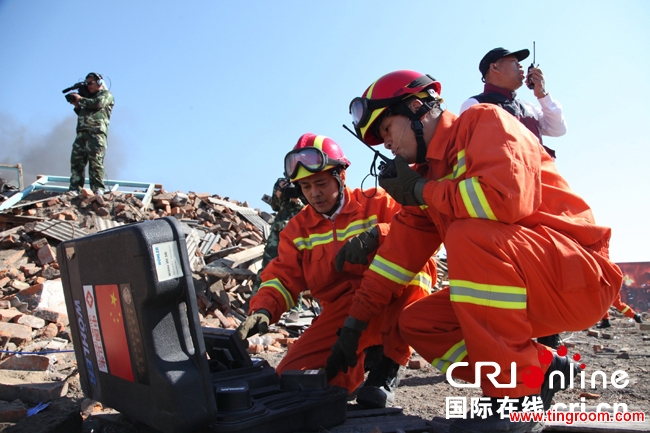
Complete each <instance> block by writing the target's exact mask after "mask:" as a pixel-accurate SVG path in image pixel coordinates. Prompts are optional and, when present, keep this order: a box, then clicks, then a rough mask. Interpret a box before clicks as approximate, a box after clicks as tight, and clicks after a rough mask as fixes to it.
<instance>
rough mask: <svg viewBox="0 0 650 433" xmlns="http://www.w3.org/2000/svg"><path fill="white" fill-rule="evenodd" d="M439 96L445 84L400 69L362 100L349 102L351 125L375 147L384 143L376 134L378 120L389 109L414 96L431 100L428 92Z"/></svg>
mask: <svg viewBox="0 0 650 433" xmlns="http://www.w3.org/2000/svg"><path fill="white" fill-rule="evenodd" d="M428 89H430V90H433V91H434V92H435V93H436V95H439V94H440V91H441V89H442V85H441V84H440V82H438V81H436V79H435V78H433V77H432V76H431V75H428V74H427V75H425V74H422V73H420V72H416V71H410V70H401V71H395V72H391V73H389V74H386V75H384V76H383V77H381V78H379V79H378V80H377V81H375V82H374V83H372V84H371V85H370V86H369V87H368V88H367V89H366V91H365V92H363V95H362V96H361V97H360V98H354V99H353V100H352V102H350V114H351V115H352V124H353V125H354V129H355V130H356V131H357V135H358V136H359V137H360V138H361V139H362V140H363V141H364V142H365V143H367V144H369V145H371V146H376V145H378V144H381V143H383V142H384V141H383V140H382V139H381V137H379V136H377V134H376V133H375V130H376V127H377V126H378V123H377V122H378V120H379V119H380V118H381V117H382V115H383V114H384V113H386V111H387V110H388V108H389V107H391V106H393V105H396V104H398V103H400V102H401V101H403V100H404V99H407V98H409V97H411V96H416V97H422V98H430V97H431V96H432V95H431V94H430V93H429V92H428V91H427V90H428Z"/></svg>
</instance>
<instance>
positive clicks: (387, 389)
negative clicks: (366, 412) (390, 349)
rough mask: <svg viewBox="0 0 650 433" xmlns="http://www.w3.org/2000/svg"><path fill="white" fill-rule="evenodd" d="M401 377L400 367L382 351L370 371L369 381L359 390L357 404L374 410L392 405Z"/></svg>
mask: <svg viewBox="0 0 650 433" xmlns="http://www.w3.org/2000/svg"><path fill="white" fill-rule="evenodd" d="M399 375H400V365H399V364H398V363H396V362H395V361H393V360H392V359H390V358H389V357H387V356H386V355H384V352H383V351H382V352H381V355H379V356H378V357H377V360H376V361H375V362H374V363H373V365H371V366H370V369H369V370H368V379H366V383H364V384H363V386H362V387H361V389H360V390H359V394H358V395H357V403H359V404H361V405H363V406H366V407H369V408H373V409H375V408H384V407H387V406H389V405H392V404H393V402H394V401H395V390H396V389H397V386H398V385H399Z"/></svg>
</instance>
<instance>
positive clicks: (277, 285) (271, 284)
mask: <svg viewBox="0 0 650 433" xmlns="http://www.w3.org/2000/svg"><path fill="white" fill-rule="evenodd" d="M264 287H268V288H270V289H271V288H272V289H275V290H277V291H278V292H280V294H282V297H283V298H284V301H285V302H286V303H287V309H286V310H285V311H289V310H291V309H292V308H293V307H294V306H295V305H296V304H295V303H294V302H293V298H292V297H291V293H289V291H288V290H287V289H286V288H285V287H284V286H283V285H282V283H281V282H280V280H279V279H277V278H274V279H272V280H268V281H264V282H263V283H262V284H260V290H261V289H262V288H264Z"/></svg>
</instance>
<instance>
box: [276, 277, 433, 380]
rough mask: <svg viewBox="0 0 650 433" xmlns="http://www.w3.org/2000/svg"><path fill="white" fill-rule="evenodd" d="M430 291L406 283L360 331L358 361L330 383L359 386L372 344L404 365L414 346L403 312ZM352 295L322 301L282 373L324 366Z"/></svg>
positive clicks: (285, 363)
mask: <svg viewBox="0 0 650 433" xmlns="http://www.w3.org/2000/svg"><path fill="white" fill-rule="evenodd" d="M433 275H434V276H433V284H435V281H436V280H435V275H436V274H435V269H434V271H433ZM428 294H429V293H428V292H427V291H426V290H425V289H423V288H421V287H419V286H415V285H413V286H407V287H406V288H405V289H404V292H403V293H402V295H401V296H400V297H399V298H395V299H393V301H392V302H391V303H390V304H389V306H388V307H387V308H386V309H385V310H384V312H383V313H382V314H380V315H378V316H375V317H373V318H372V320H370V322H369V323H368V327H367V328H366V330H365V331H363V332H362V333H361V338H360V340H359V347H358V349H357V365H356V366H355V367H349V368H348V372H347V373H343V371H339V374H337V375H336V377H334V378H333V379H332V380H330V381H329V384H330V385H334V386H340V387H342V388H347V390H348V392H350V393H351V392H352V391H354V390H355V389H357V388H358V387H359V385H361V383H363V379H364V373H365V372H364V369H363V362H364V359H365V352H364V350H365V349H366V348H368V347H371V346H377V345H383V346H384V354H385V355H386V356H388V357H389V358H390V359H392V360H393V361H395V362H397V363H398V364H400V365H405V364H406V363H407V361H408V360H409V358H410V357H411V354H412V349H411V348H410V347H409V345H408V344H407V343H406V342H405V341H404V339H403V338H402V337H401V335H400V332H399V328H398V320H399V317H400V313H401V311H402V310H403V309H404V308H405V307H406V306H408V305H410V304H411V303H413V302H415V301H417V300H418V299H421V298H424V297H425V296H427V295H428ZM353 295H354V294H353V293H348V294H346V295H345V296H342V297H340V298H339V299H337V300H336V301H334V302H327V303H326V302H323V303H322V305H321V307H322V311H321V314H320V315H319V316H318V317H316V318H315V319H314V321H313V322H312V324H311V326H309V328H308V329H307V330H306V331H305V332H304V334H302V335H301V336H300V338H299V339H298V340H296V342H295V344H294V345H293V346H291V348H289V351H288V352H287V354H286V355H285V357H284V358H283V359H282V361H281V362H280V364H279V365H278V367H277V372H278V373H279V374H282V372H283V371H285V370H317V369H319V368H324V367H325V363H326V361H327V357H328V356H329V355H330V354H331V352H332V346H333V345H334V343H335V342H336V339H337V338H338V336H337V335H336V331H338V329H339V328H340V327H342V326H343V322H344V321H345V318H346V317H347V316H348V310H349V308H350V305H351V304H352V297H353Z"/></svg>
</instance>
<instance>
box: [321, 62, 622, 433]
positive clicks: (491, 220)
mask: <svg viewBox="0 0 650 433" xmlns="http://www.w3.org/2000/svg"><path fill="white" fill-rule="evenodd" d="M440 89H441V85H440V83H439V82H438V81H436V80H435V79H434V78H432V77H431V76H429V75H424V74H421V73H419V72H415V71H407V70H402V71H395V72H392V73H389V74H387V75H384V76H383V77H381V78H380V79H379V80H377V81H375V82H374V83H372V84H371V85H370V86H369V87H368V89H367V90H366V91H365V93H364V94H363V96H362V97H360V98H355V99H354V100H353V101H352V102H351V104H350V112H351V114H352V116H353V123H354V126H355V128H356V131H357V134H358V135H359V137H360V138H361V139H362V140H363V141H364V142H365V143H367V144H369V145H378V144H381V143H384V146H385V147H386V148H387V149H389V150H390V151H391V152H392V153H393V154H394V155H395V159H394V160H393V163H394V171H395V172H396V176H394V177H389V176H380V178H379V182H380V185H381V186H382V187H383V188H384V189H385V190H386V192H388V193H389V194H390V195H391V196H392V197H393V198H394V199H395V200H396V201H398V202H399V203H401V204H402V206H403V207H402V210H401V211H400V213H399V214H398V215H396V217H395V218H394V219H393V221H392V223H391V229H390V233H389V234H388V236H387V238H386V239H385V241H384V242H383V243H382V245H381V246H380V247H379V249H378V250H377V253H376V255H375V257H374V259H373V261H372V263H371V265H370V267H369V269H368V270H366V272H365V273H364V278H363V282H362V283H361V287H360V288H359V289H358V290H357V291H356V292H355V293H354V297H353V300H352V305H351V307H350V309H349V310H348V314H349V316H350V317H352V318H354V319H355V320H356V321H361V322H363V321H368V320H370V319H371V318H372V317H373V316H374V315H375V314H377V312H378V311H381V309H382V308H383V306H384V305H385V302H386V301H387V300H389V299H391V298H392V297H393V296H394V294H395V293H396V292H397V291H398V290H399V287H400V286H401V284H400V282H402V281H405V280H407V279H408V278H409V276H410V275H412V274H413V273H415V272H417V271H418V270H419V269H421V268H422V266H423V265H424V263H425V262H426V261H427V260H428V258H429V257H430V256H431V254H432V253H433V252H434V251H435V250H436V249H437V248H438V247H439V246H440V244H441V243H442V242H444V245H445V248H446V251H447V263H448V266H449V283H450V285H449V289H444V290H441V291H438V292H436V293H433V294H432V295H430V296H427V297H426V298H423V299H421V300H419V301H417V302H414V303H413V304H411V305H410V306H408V307H407V308H406V309H405V310H404V311H403V312H402V315H401V318H400V331H401V334H402V336H403V337H404V339H405V340H406V341H407V343H408V344H410V345H411V346H412V347H413V349H414V350H416V351H417V352H418V353H419V354H420V355H422V356H423V357H424V358H425V359H427V360H428V361H429V362H431V363H432V364H433V365H434V366H435V367H437V368H439V369H441V370H442V371H443V372H446V371H447V368H448V367H449V366H450V365H452V364H453V363H455V362H460V361H462V362H468V363H469V365H468V366H458V365H457V366H454V368H453V369H452V372H453V376H455V377H458V378H460V379H463V380H466V381H468V382H472V383H473V382H474V381H475V380H474V379H475V378H474V366H475V363H477V362H478V361H483V362H487V361H490V362H495V363H497V364H498V365H499V366H500V371H501V372H500V374H498V375H496V377H495V380H496V382H497V383H498V384H510V383H511V380H510V379H511V377H510V376H511V373H510V372H511V363H512V362H513V361H514V362H516V369H515V371H516V378H515V385H514V388H512V387H511V388H497V387H495V386H494V385H493V384H492V382H491V381H490V380H489V379H488V377H487V374H491V373H494V369H493V368H492V369H483V370H481V375H480V378H478V379H479V380H480V385H481V387H482V390H483V393H484V396H485V399H486V401H489V404H490V405H492V406H491V407H492V408H493V413H492V414H489V415H490V416H487V417H486V418H482V417H478V416H477V417H473V418H472V417H470V416H467V417H466V418H464V419H458V420H456V421H454V423H453V424H451V426H450V427H451V430H450V431H452V432H466V431H490V432H494V431H509V432H510V431H529V430H531V429H532V430H533V431H538V430H539V428H541V427H540V426H539V425H538V424H535V423H534V422H531V423H514V422H511V421H510V420H509V419H508V417H507V416H506V417H505V418H504V419H501V416H500V415H501V412H497V411H498V410H499V409H501V410H503V409H506V412H508V411H509V410H511V409H512V408H513V406H512V405H511V404H510V403H508V406H507V407H504V404H503V402H504V400H503V397H504V396H509V397H510V398H516V399H518V400H517V401H515V402H514V404H515V407H519V408H521V407H522V406H525V405H526V404H527V402H528V403H533V404H536V405H537V406H538V407H539V408H540V409H541V406H542V403H543V405H544V406H545V407H546V408H548V407H549V406H550V403H551V399H552V397H553V394H554V393H555V392H556V391H557V390H558V388H559V383H558V382H559V381H557V380H555V384H554V386H549V375H550V373H551V372H553V371H561V372H562V373H564V374H565V377H567V378H568V377H569V376H568V374H570V372H571V369H573V370H574V373H575V372H576V364H574V363H572V362H571V361H570V360H569V359H568V358H567V357H560V356H558V355H557V354H555V353H553V354H552V356H550V357H549V358H550V359H549V362H550V364H542V362H541V360H540V356H539V355H540V354H546V353H548V352H545V351H546V350H547V349H545V348H544V346H541V345H539V344H537V343H536V342H535V341H534V340H532V338H534V337H538V336H543V335H549V334H553V333H557V332H560V331H565V330H582V329H585V328H587V327H589V326H590V325H591V324H593V323H595V322H596V321H597V320H598V319H599V318H601V317H602V315H603V312H604V311H605V310H606V309H607V308H608V307H609V305H611V303H612V300H613V299H614V297H615V296H616V293H617V292H618V290H619V288H620V286H621V279H622V275H621V271H620V270H619V268H618V267H617V266H616V265H615V264H614V263H613V262H611V261H610V260H609V258H608V244H609V238H610V229H609V228H607V227H603V226H598V225H596V224H595V222H594V218H593V216H592V212H591V210H590V208H589V206H588V205H587V203H585V202H584V200H583V199H582V198H580V197H579V196H578V195H577V194H576V193H574V192H573V191H572V190H571V189H570V188H569V185H568V184H567V182H566V181H565V180H564V179H563V178H562V177H561V176H560V174H559V173H558V171H557V169H556V167H555V163H554V162H553V160H552V159H551V157H550V156H548V154H547V153H546V152H545V151H544V149H543V148H542V147H541V146H540V144H539V141H538V140H537V139H536V138H535V136H534V135H533V134H531V133H530V131H528V130H527V129H526V128H525V127H524V126H523V125H522V124H521V123H520V122H519V121H518V120H517V119H515V118H514V117H513V116H512V115H510V114H508V113H507V112H506V111H504V110H503V109H501V108H499V107H496V106H493V105H488V104H478V105H475V106H473V107H471V108H469V109H468V110H467V111H466V112H464V113H463V114H462V115H461V116H460V117H458V116H456V115H455V114H452V113H449V112H448V111H444V110H443V109H442V108H441V107H440V103H441V102H442V99H441V98H440ZM410 164H415V166H413V168H411V167H410ZM350 339H351V338H350V337H349V336H346V337H344V335H343V334H341V336H340V337H339V339H338V340H337V342H336V343H335V345H334V346H333V348H332V355H331V356H330V359H332V360H333V362H337V364H336V365H335V366H344V365H345V361H341V359H345V356H342V355H341V353H343V354H345V351H346V348H347V347H349V346H351V345H352V344H351V343H350V341H348V340H350ZM548 355H551V353H548ZM542 359H545V357H542ZM527 367H529V368H528V369H527ZM532 367H534V368H532ZM526 369H527V370H526ZM525 371H528V372H531V371H533V372H539V375H535V376H536V377H537V378H538V381H537V384H536V385H535V386H534V387H532V388H529V387H528V386H526V385H525V383H524V377H523V374H524V372H525ZM526 379H528V378H526ZM533 382H535V380H531V381H530V382H528V383H529V384H531V383H533ZM540 385H541V386H540ZM567 386H568V384H567ZM523 397H525V398H523ZM516 405H519V406H516Z"/></svg>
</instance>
